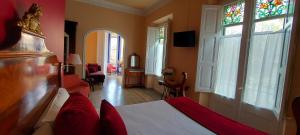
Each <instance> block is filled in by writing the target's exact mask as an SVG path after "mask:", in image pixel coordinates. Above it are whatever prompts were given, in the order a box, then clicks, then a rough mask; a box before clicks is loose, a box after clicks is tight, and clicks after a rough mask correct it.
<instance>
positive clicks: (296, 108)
mask: <svg viewBox="0 0 300 135" xmlns="http://www.w3.org/2000/svg"><path fill="white" fill-rule="evenodd" d="M292 108H293V113H294V117H295V120H296V123H297V135H300V97H296V98H295V99H294V101H293V104H292Z"/></svg>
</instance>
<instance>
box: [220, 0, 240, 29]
mask: <svg viewBox="0 0 300 135" xmlns="http://www.w3.org/2000/svg"><path fill="white" fill-rule="evenodd" d="M244 9H245V2H244V1H240V2H237V3H235V4H231V5H228V6H225V7H224V25H230V24H237V23H242V22H243V20H244Z"/></svg>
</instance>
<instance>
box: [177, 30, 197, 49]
mask: <svg viewBox="0 0 300 135" xmlns="http://www.w3.org/2000/svg"><path fill="white" fill-rule="evenodd" d="M173 38H174V42H173V44H174V46H175V47H194V46H195V43H196V39H195V31H184V32H175V33H174V36H173Z"/></svg>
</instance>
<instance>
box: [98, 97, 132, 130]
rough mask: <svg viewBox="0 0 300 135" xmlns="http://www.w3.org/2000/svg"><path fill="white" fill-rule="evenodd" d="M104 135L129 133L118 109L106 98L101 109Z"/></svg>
mask: <svg viewBox="0 0 300 135" xmlns="http://www.w3.org/2000/svg"><path fill="white" fill-rule="evenodd" d="M100 124H101V134H102V135H127V130H126V127H125V124H124V122H123V120H122V118H121V116H120V114H119V113H118V112H117V110H116V109H115V108H114V107H113V106H112V105H111V104H110V103H109V102H107V101H106V100H102V103H101V109H100Z"/></svg>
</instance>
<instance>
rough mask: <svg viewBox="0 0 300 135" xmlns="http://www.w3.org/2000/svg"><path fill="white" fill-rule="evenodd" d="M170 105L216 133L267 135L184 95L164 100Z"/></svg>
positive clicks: (219, 134) (223, 134) (222, 134)
mask: <svg viewBox="0 0 300 135" xmlns="http://www.w3.org/2000/svg"><path fill="white" fill-rule="evenodd" d="M166 101H167V102H168V103H169V104H170V105H172V106H173V107H175V108H176V109H178V110H179V111H181V112H182V113H184V114H185V115H187V116H188V117H190V118H191V119H193V120H194V121H196V122H198V123H199V124H201V125H202V126H204V127H206V128H207V129H209V130H211V131H213V132H215V133H216V134H218V135H267V134H266V133H263V132H261V131H258V130H256V129H254V128H251V127H248V126H246V125H243V124H241V123H239V122H236V121H234V120H231V119H229V118H226V117H224V116H222V115H220V114H218V113H216V112H213V111H211V110H209V109H208V108H205V107H203V106H201V105H200V104H198V103H196V102H194V101H192V100H191V99H189V98H186V97H180V98H173V99H168V100H166Z"/></svg>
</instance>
